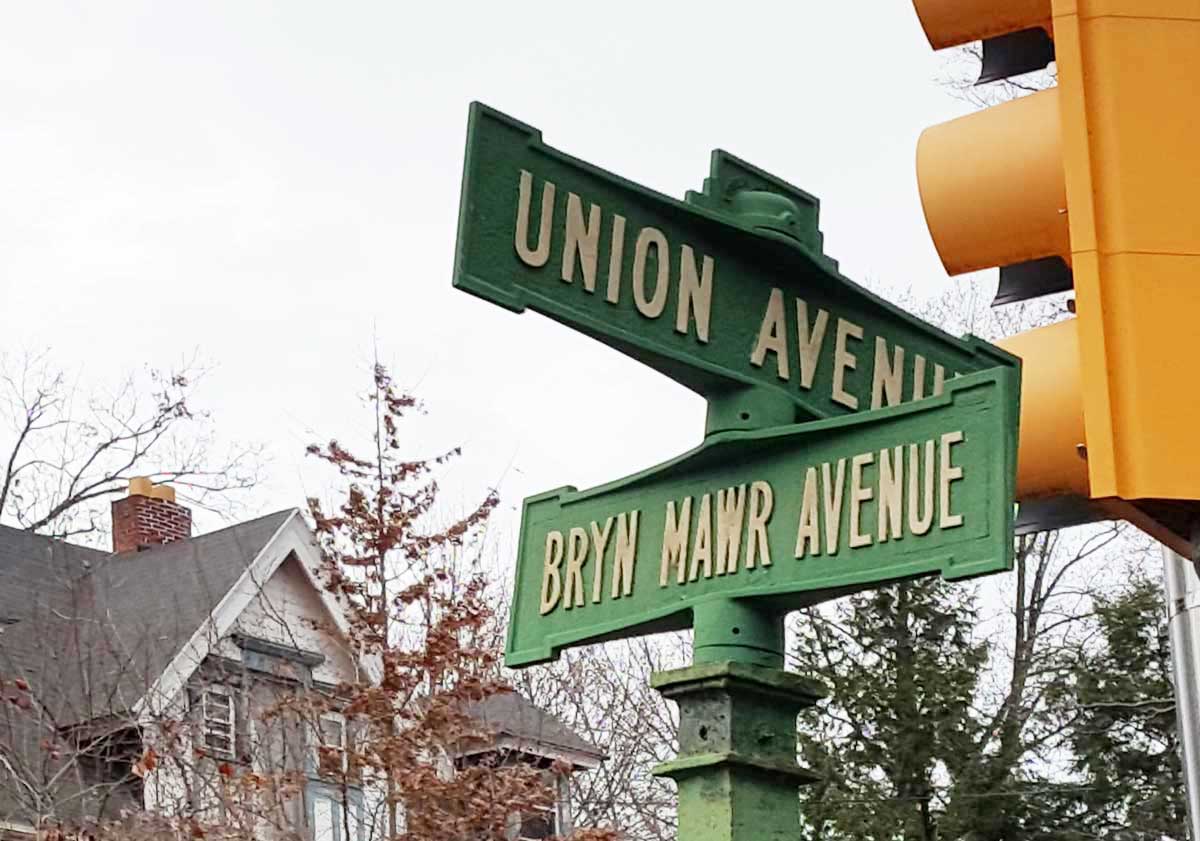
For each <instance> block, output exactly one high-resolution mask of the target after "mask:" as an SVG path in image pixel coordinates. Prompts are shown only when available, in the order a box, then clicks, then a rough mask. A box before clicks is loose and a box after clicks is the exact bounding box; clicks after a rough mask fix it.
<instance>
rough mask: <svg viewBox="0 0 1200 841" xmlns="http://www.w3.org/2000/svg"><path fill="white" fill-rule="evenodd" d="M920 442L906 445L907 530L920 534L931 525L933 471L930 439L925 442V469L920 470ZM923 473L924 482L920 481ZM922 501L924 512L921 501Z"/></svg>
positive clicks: (932, 450) (932, 452)
mask: <svg viewBox="0 0 1200 841" xmlns="http://www.w3.org/2000/svg"><path fill="white" fill-rule="evenodd" d="M920 452H921V445H920V444H909V445H908V530H909V531H910V532H912V533H913V534H915V535H918V536H919V535H922V534H925V533H927V532H928V531H929V528H930V527H931V526H932V525H933V471H934V447H933V442H932V441H926V442H925V469H924V470H923V471H922V470H920V469H919V468H920V463H919V462H920ZM922 474H924V479H925V481H924V483H923V484H922V482H921V477H922ZM922 502H924V512H925V513H924V514H922V513H921V510H922V508H921V503H922Z"/></svg>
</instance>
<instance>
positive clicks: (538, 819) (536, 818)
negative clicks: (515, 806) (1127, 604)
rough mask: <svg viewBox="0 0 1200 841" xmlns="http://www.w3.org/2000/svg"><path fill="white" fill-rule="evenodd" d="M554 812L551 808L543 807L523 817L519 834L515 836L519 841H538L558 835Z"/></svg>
mask: <svg viewBox="0 0 1200 841" xmlns="http://www.w3.org/2000/svg"><path fill="white" fill-rule="evenodd" d="M556 811H557V810H555V809H554V808H553V807H543V808H540V809H535V810H533V812H531V813H529V814H526V815H523V816H522V817H521V832H520V833H519V834H518V835H517V838H518V839H519V841H540V840H541V839H543V838H553V837H554V836H556V835H558V827H557V826H555V824H556V823H558V821H557V820H556V819H555V818H556Z"/></svg>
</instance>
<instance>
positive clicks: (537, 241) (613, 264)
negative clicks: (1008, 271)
mask: <svg viewBox="0 0 1200 841" xmlns="http://www.w3.org/2000/svg"><path fill="white" fill-rule="evenodd" d="M817 212H818V203H817V201H816V199H814V198H813V197H811V196H809V195H808V194H807V193H804V192H803V191H801V190H798V189H796V188H794V187H792V186H791V185H788V184H787V183H786V182H783V181H782V180H780V179H778V178H775V177H774V176H771V175H770V174H769V173H765V172H762V171H761V170H758V169H756V168H754V167H752V166H750V165H749V164H747V163H745V162H743V161H739V160H738V159H737V158H735V157H733V156H732V155H728V154H727V153H724V152H719V151H718V152H716V153H714V155H713V160H712V164H711V169H710V175H709V177H708V179H707V180H706V181H705V186H704V190H703V191H702V192H699V193H690V194H689V200H688V201H687V202H683V201H678V200H676V199H672V198H669V197H667V196H664V195H661V194H659V193H656V192H654V191H652V190H649V189H647V188H645V187H642V186H639V185H637V184H634V183H632V182H630V181H627V180H625V179H623V178H620V177H618V176H615V175H613V174H611V173H608V172H605V171H603V170H601V169H599V168H597V167H594V166H592V165H590V164H587V163H585V162H583V161H580V160H577V159H575V158H572V157H571V156H569V155H566V154H564V153H562V152H560V151H557V150H555V149H553V148H551V147H549V146H547V145H545V144H544V143H543V142H542V139H541V133H540V132H539V131H538V130H537V129H534V128H532V127H530V126H527V125H525V124H523V123H521V122H518V121H517V120H514V119H512V118H510V117H507V116H505V115H504V114H501V113H499V112H497V111H494V110H492V109H490V108H487V107H486V106H483V105H480V104H478V103H476V104H474V105H473V106H472V107H471V116H470V126H469V129H468V136H467V154H466V164H465V170H464V176H463V189H462V198H461V205H460V215H459V229H458V244H457V252H456V255H455V276H454V283H455V286H457V287H458V288H460V289H464V290H466V291H468V292H471V293H473V294H475V295H477V296H479V297H482V298H484V299H486V300H489V301H491V302H493V303H496V304H499V305H501V306H503V307H505V308H507V309H510V310H513V311H514V312H522V311H524V310H525V309H526V308H529V309H533V310H534V311H536V312H539V313H542V314H543V315H546V316H549V317H550V318H553V319H555V320H557V321H560V322H562V323H564V324H567V325H569V326H571V327H573V328H574V329H576V330H579V331H581V332H584V333H587V334H588V335H591V336H593V337H594V338H596V339H599V340H600V341H602V342H605V343H606V344H609V345H610V346H612V347H614V348H616V349H618V350H620V351H622V352H623V353H626V354H628V355H629V356H632V357H634V358H636V359H638V360H640V361H642V362H643V363H645V364H647V365H650V366H651V367H653V368H655V369H656V370H658V371H660V372H662V373H664V374H666V375H667V376H669V377H671V378H672V379H675V380H676V381H678V382H680V383H682V384H683V385H685V386H687V387H689V388H692V389H693V390H695V391H698V392H700V393H701V394H704V395H705V396H711V395H713V394H720V393H725V392H728V391H730V390H731V389H737V388H744V387H746V386H754V387H757V388H761V389H765V390H767V391H770V392H771V393H773V394H782V395H785V396H786V397H787V398H788V399H789V400H790V401H791V402H792V403H793V404H794V405H795V407H796V417H797V418H801V419H808V418H824V417H835V416H839V415H844V414H847V413H850V412H854V411H857V410H863V409H870V408H878V407H881V406H888V405H894V404H897V403H900V402H903V401H908V400H912V399H917V398H920V397H924V396H928V395H930V394H936V393H937V392H938V391H939V390H940V389H941V388H942V386H943V384H944V383H945V382H946V381H947V380H949V379H950V378H952V377H953V376H955V375H959V374H966V373H970V372H974V371H980V370H986V369H988V368H992V367H995V366H997V365H1003V366H1010V367H1014V366H1015V365H1016V362H1015V360H1014V359H1013V358H1012V357H1010V356H1008V355H1007V354H1005V353H1003V352H1002V351H999V350H998V349H996V348H994V347H992V346H990V345H988V344H986V343H984V342H981V341H978V340H975V339H973V338H970V337H968V338H967V339H956V338H953V337H951V336H949V335H948V334H946V333H943V332H942V331H940V330H938V329H936V328H934V327H932V326H931V325H928V324H925V323H924V322H922V321H920V320H919V319H916V318H914V317H913V316H911V315H909V314H908V313H905V312H903V311H902V310H900V309H898V308H897V307H894V306H892V305H891V304H889V303H887V302H886V301H884V300H882V299H880V298H878V297H877V296H875V295H873V294H871V293H869V292H867V291H866V290H864V289H862V288H861V287H859V286H857V285H856V284H854V283H852V282H851V281H849V280H847V279H846V278H845V277H843V276H842V275H840V274H839V273H838V271H837V268H836V264H835V263H834V262H833V261H832V260H830V259H828V258H827V257H825V256H824V255H823V254H821V251H820V244H821V239H820V233H819V230H818V228H817Z"/></svg>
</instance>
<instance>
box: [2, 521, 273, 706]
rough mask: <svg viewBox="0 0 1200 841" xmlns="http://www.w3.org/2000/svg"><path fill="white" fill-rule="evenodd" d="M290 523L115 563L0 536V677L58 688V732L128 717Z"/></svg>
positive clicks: (90, 553) (109, 557)
mask: <svg viewBox="0 0 1200 841" xmlns="http://www.w3.org/2000/svg"><path fill="white" fill-rule="evenodd" d="M293 513H294V509H290V510H287V511H280V512H276V513H274V514H269V515H267V516H265V517H259V518H258V519H255V520H250V521H248V522H245V523H239V524H237V525H235V526H230V527H229V528H225V529H221V530H220V531H215V532H210V533H209V534H204V535H199V536H196V537H193V538H190V539H188V540H184V541H179V542H177V543H171V544H167V545H166V546H156V547H154V548H152V549H146V550H143V551H141V552H125V553H122V554H119V555H114V554H111V553H108V552H102V551H99V550H95V549H88V548H86V547H81V546H74V545H71V544H68V543H63V542H62V541H58V540H52V539H50V538H46V537H41V536H39V535H33V534H29V533H27V532H23V531H19V530H17V529H11V528H7V527H0V594H2V595H0V615H7V618H9V619H14V618H15V619H17V620H18V621H17V622H16V624H11V625H6V626H0V628H2V631H0V672H7V673H8V674H9V675H10V676H15V675H16V674H23V675H26V676H28V677H29V678H31V680H30V682H31V683H35V682H36V685H38V686H43V687H44V686H56V687H58V689H59V692H60V693H61V695H60V697H59V698H57V699H56V703H55V706H56V707H57V711H56V714H57V715H58V716H60V717H61V718H62V719H63V723H68V722H76V721H84V720H90V719H92V718H96V717H98V716H102V715H107V714H111V713H112V712H114V711H120V710H125V709H128V708H129V707H131V706H132V705H133V704H134V703H136V702H137V701H138V700H139V699H140V698H141V696H142V695H143V694H144V692H145V690H146V689H147V688H149V687H150V686H151V685H152V684H153V682H154V681H155V680H156V679H157V678H158V676H159V675H161V674H162V672H163V670H164V669H165V668H166V666H167V665H168V664H169V663H170V661H171V659H172V658H173V657H174V656H175V654H176V653H178V652H179V651H180V649H181V648H183V646H184V645H185V644H186V643H187V642H188V640H190V639H191V637H192V635H193V634H195V632H196V630H197V629H198V628H200V627H201V625H202V624H203V623H204V621H205V620H206V619H207V618H208V617H209V615H210V614H211V613H212V612H213V610H215V609H216V607H217V605H218V604H219V603H220V601H221V599H222V598H224V596H225V595H226V594H227V593H228V592H229V591H230V589H232V587H233V586H234V585H235V584H236V583H237V581H238V579H239V578H240V577H241V575H242V573H243V572H244V571H245V570H246V568H247V567H248V566H249V565H250V564H251V563H252V562H253V560H254V558H255V557H257V555H258V554H259V552H261V551H262V549H263V547H265V546H266V544H267V542H268V541H269V540H270V539H271V537H272V536H273V535H274V534H275V532H276V531H278V529H279V527H280V526H282V525H283V523H284V522H286V520H287V519H288V517H290V516H292V514H293Z"/></svg>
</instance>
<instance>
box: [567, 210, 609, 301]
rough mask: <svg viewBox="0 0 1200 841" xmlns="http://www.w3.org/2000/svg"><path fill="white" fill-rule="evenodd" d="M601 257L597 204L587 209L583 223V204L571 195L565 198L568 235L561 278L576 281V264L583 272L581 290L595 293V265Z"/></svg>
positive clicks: (571, 281) (569, 281)
mask: <svg viewBox="0 0 1200 841" xmlns="http://www.w3.org/2000/svg"><path fill="white" fill-rule="evenodd" d="M599 257H600V205H598V204H593V205H592V206H591V207H590V208H589V209H588V221H587V224H586V225H585V224H584V221H583V202H582V201H581V200H580V198H579V196H577V195H575V194H574V193H569V194H568V195H567V233H566V242H565V243H564V244H563V259H562V279H563V280H565V281H566V282H567V283H573V282H574V281H575V264H576V262H578V263H579V264H580V266H581V267H582V269H583V288H584V289H586V290H587V291H588V292H595V291H596V263H597V262H598V260H599Z"/></svg>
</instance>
